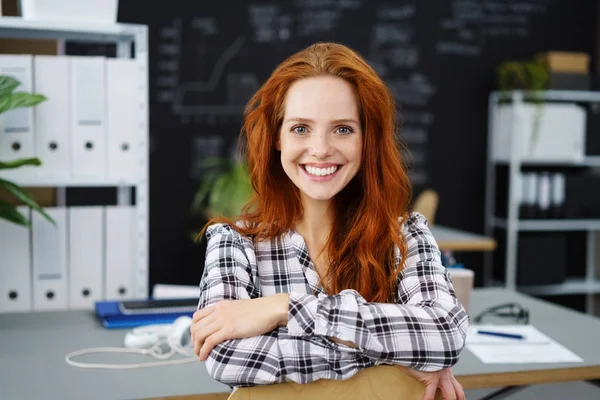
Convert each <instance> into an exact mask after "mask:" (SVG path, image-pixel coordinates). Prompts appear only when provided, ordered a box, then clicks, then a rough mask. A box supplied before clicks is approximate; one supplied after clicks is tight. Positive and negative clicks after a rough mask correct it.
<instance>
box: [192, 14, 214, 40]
mask: <svg viewBox="0 0 600 400" xmlns="http://www.w3.org/2000/svg"><path fill="white" fill-rule="evenodd" d="M191 25H192V28H193V29H196V30H198V31H199V32H202V34H203V35H204V36H214V35H217V34H218V33H219V26H218V24H217V20H216V19H214V18H213V17H202V18H193V19H192V24H191Z"/></svg>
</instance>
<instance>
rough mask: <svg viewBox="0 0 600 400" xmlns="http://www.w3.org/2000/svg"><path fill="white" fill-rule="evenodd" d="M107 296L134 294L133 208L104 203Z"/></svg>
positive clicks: (121, 297)
mask: <svg viewBox="0 0 600 400" xmlns="http://www.w3.org/2000/svg"><path fill="white" fill-rule="evenodd" d="M104 215H105V229H104V243H105V250H106V258H105V267H104V276H105V279H106V293H105V296H104V298H105V299H106V300H109V301H110V300H124V299H132V298H134V296H135V294H134V282H135V279H134V273H135V259H136V258H135V243H136V242H135V208H134V207H133V206H105V214H104Z"/></svg>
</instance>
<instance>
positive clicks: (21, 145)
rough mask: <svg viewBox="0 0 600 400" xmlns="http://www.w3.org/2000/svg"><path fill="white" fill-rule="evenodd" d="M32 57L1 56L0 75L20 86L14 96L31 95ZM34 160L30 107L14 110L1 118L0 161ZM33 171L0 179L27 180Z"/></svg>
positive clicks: (16, 171)
mask: <svg viewBox="0 0 600 400" xmlns="http://www.w3.org/2000/svg"><path fill="white" fill-rule="evenodd" d="M32 59H33V57H32V56H31V55H17V54H15V55H12V54H0V74H1V75H7V76H11V77H13V78H15V79H17V80H18V81H19V82H20V85H19V86H17V88H16V89H15V90H14V92H28V93H31V92H32V86H33V85H32V79H33V78H32ZM34 156H35V148H34V137H33V107H23V108H15V109H12V110H10V111H6V112H4V113H2V114H0V160H2V161H11V160H15V159H18V158H30V157H34ZM34 168H36V167H33V166H24V167H21V168H17V169H14V170H6V171H2V176H3V177H6V178H15V177H22V176H27V175H28V174H30V173H31V172H32V170H33V169H34Z"/></svg>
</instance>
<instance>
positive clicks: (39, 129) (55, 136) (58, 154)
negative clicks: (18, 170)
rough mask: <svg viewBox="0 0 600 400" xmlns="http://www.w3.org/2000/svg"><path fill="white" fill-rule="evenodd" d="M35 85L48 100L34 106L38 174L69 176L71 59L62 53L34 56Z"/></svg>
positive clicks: (41, 175) (55, 176) (49, 176)
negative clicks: (58, 54)
mask: <svg viewBox="0 0 600 400" xmlns="http://www.w3.org/2000/svg"><path fill="white" fill-rule="evenodd" d="M33 71H34V72H33V75H34V88H35V91H36V92H37V93H43V94H44V95H45V96H46V97H47V98H48V100H46V101H45V102H43V103H41V104H39V105H38V106H36V107H35V108H34V121H35V124H34V126H35V148H36V155H37V157H38V158H39V159H40V161H41V162H42V165H41V166H40V167H38V168H36V170H35V172H36V175H37V176H38V177H42V178H68V177H69V176H70V174H71V162H70V156H71V126H70V118H69V113H70V107H71V104H70V97H71V94H70V90H69V87H70V81H71V77H70V62H69V58H68V57H63V56H41V55H40V56H35V57H34V59H33Z"/></svg>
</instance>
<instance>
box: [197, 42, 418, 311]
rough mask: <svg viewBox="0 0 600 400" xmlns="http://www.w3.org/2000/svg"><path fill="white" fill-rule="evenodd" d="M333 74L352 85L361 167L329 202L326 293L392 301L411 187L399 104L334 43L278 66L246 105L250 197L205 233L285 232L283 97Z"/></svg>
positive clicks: (290, 204)
mask: <svg viewBox="0 0 600 400" xmlns="http://www.w3.org/2000/svg"><path fill="white" fill-rule="evenodd" d="M319 75H331V76H336V77H340V78H342V79H345V80H346V81H347V82H349V83H350V84H352V85H353V87H354V88H355V91H356V95H357V100H358V103H359V110H360V119H361V124H362V130H363V150H362V164H361V167H360V169H359V171H358V173H357V175H356V176H355V177H354V179H353V180H352V181H351V182H350V183H349V184H348V185H347V186H346V187H345V188H344V189H343V190H342V191H341V192H340V193H338V194H337V195H336V196H335V198H334V199H333V206H334V220H333V226H332V232H331V234H330V235H329V239H328V243H327V244H326V247H325V249H326V254H327V255H328V257H329V267H328V269H327V270H328V272H327V278H328V279H326V280H325V281H326V282H328V283H327V285H326V286H325V287H324V289H325V291H326V292H327V293H329V294H334V293H339V292H340V291H342V290H343V289H355V290H357V291H358V292H359V293H360V294H361V295H362V296H363V297H364V298H365V299H366V300H367V301H373V302H389V301H391V300H392V299H393V298H394V296H395V291H396V284H397V276H398V273H399V272H400V270H401V268H402V265H403V262H401V263H398V262H397V258H396V254H395V246H397V248H398V249H399V250H400V256H401V260H405V259H406V252H407V249H406V240H405V238H404V236H403V235H402V231H401V226H402V224H404V223H405V221H406V219H407V218H408V208H409V204H410V200H411V196H412V186H411V183H410V180H409V178H408V175H407V173H406V170H405V168H404V165H403V162H402V157H401V147H400V146H401V143H400V142H399V140H398V137H397V130H398V126H399V125H397V113H396V105H395V102H394V99H393V96H392V95H391V93H390V91H389V89H388V88H387V87H386V85H385V84H384V82H383V81H382V80H381V79H380V77H379V76H378V75H377V73H376V72H375V71H374V70H373V69H372V68H371V67H370V66H369V65H368V64H367V63H366V62H365V60H363V59H362V58H361V57H360V55H358V54H357V53H356V52H355V51H353V50H351V49H349V48H348V47H346V46H343V45H341V44H336V43H317V44H314V45H312V46H310V47H308V48H306V49H304V50H302V51H300V52H298V53H296V54H294V55H292V56H290V57H289V58H288V59H286V60H285V61H283V62H282V63H281V64H280V65H279V66H278V67H277V68H276V69H275V71H274V72H273V73H272V75H271V76H270V77H269V78H268V80H267V81H266V82H265V83H264V84H263V85H262V87H261V88H260V89H259V90H258V91H257V92H256V93H255V94H254V96H253V97H252V98H251V99H250V101H249V103H248V105H247V106H246V109H245V112H244V123H243V127H242V130H241V133H240V140H239V142H238V143H239V146H240V147H239V148H240V151H241V155H242V159H245V160H246V161H247V163H248V169H249V172H250V176H251V181H252V186H253V188H254V191H255V194H254V196H253V197H252V198H251V199H250V201H249V202H248V203H247V204H246V205H245V207H244V208H243V210H242V215H240V216H239V218H237V219H236V220H241V221H244V224H239V225H236V223H235V221H234V220H231V219H229V218H224V217H217V218H212V219H211V220H210V221H208V223H207V224H206V225H205V226H204V228H203V229H202V231H201V233H200V235H203V233H204V232H205V230H206V228H207V227H208V226H209V225H211V224H213V223H218V222H225V223H228V224H230V225H231V226H232V228H234V229H236V230H237V231H238V232H239V233H240V234H242V235H247V236H250V237H254V238H255V239H256V240H262V239H271V238H273V237H275V236H279V235H281V234H284V233H286V232H288V231H289V230H290V229H291V228H292V227H293V226H294V223H295V222H296V221H297V220H298V218H300V217H301V216H302V204H301V201H300V192H299V189H298V188H297V187H296V186H295V185H294V184H293V183H292V181H291V180H290V179H289V178H288V177H287V175H286V174H285V172H284V170H283V168H282V166H281V161H280V157H279V151H278V150H276V142H277V140H278V135H279V131H280V128H281V124H282V121H283V114H284V110H285V106H284V105H285V96H286V93H287V91H288V89H289V87H290V86H291V84H292V83H293V82H295V81H297V80H299V79H303V78H309V77H314V76H319Z"/></svg>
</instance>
